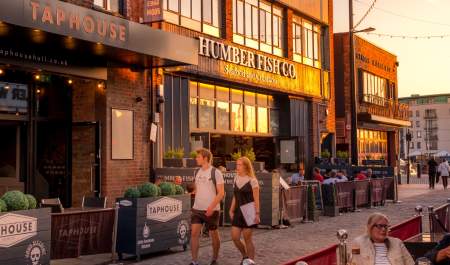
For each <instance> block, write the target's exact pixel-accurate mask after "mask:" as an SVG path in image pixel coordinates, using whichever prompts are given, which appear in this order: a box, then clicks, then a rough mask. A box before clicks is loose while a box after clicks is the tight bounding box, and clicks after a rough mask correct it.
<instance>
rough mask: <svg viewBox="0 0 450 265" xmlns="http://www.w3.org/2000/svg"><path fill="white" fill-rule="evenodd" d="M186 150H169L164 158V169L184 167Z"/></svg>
mask: <svg viewBox="0 0 450 265" xmlns="http://www.w3.org/2000/svg"><path fill="white" fill-rule="evenodd" d="M183 156H184V149H183V148H176V149H171V148H169V150H167V152H166V153H165V154H164V158H163V166H164V167H184V165H185V164H184V161H183Z"/></svg>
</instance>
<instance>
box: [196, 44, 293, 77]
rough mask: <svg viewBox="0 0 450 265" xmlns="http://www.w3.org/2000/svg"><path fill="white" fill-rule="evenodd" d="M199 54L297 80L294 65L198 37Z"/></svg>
mask: <svg viewBox="0 0 450 265" xmlns="http://www.w3.org/2000/svg"><path fill="white" fill-rule="evenodd" d="M199 40H200V42H199V43H200V44H199V45H200V46H199V54H200V55H202V56H206V57H211V58H213V59H217V60H222V61H226V62H229V63H233V64H237V65H242V66H246V67H249V68H253V69H257V70H261V71H265V72H268V73H273V74H277V75H280V76H284V77H289V78H292V79H296V78H297V72H296V70H295V65H294V64H293V63H289V62H287V61H284V60H279V59H276V58H273V57H269V56H265V55H263V54H255V53H254V52H252V51H249V50H244V49H241V48H237V47H234V46H231V45H226V44H224V43H220V42H217V41H213V40H210V39H207V38H204V37H199Z"/></svg>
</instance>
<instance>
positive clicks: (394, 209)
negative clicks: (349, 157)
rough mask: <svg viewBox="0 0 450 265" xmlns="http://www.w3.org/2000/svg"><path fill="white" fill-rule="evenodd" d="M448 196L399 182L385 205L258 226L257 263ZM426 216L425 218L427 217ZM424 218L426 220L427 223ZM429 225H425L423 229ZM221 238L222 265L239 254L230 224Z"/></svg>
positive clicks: (161, 262) (166, 260)
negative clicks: (378, 215) (395, 198)
mask: <svg viewBox="0 0 450 265" xmlns="http://www.w3.org/2000/svg"><path fill="white" fill-rule="evenodd" d="M448 197H450V191H444V190H443V189H442V187H441V186H439V187H438V189H436V190H434V191H430V190H429V189H428V187H427V186H426V185H424V184H410V185H408V186H406V185H401V186H400V199H401V201H402V202H401V203H399V204H392V203H388V204H387V205H386V206H385V207H381V208H378V209H363V210H362V211H361V212H357V213H347V214H344V215H341V216H338V217H323V216H322V217H321V219H320V221H319V222H318V223H311V224H295V225H294V226H293V227H290V228H287V229H283V230H266V229H258V230H256V231H255V236H254V240H255V245H256V249H257V259H256V260H257V262H258V264H265V265H266V264H267V265H272V264H281V263H282V262H284V261H288V260H290V259H293V258H295V257H298V256H301V255H305V254H308V253H311V252H314V251H316V250H318V249H320V248H323V247H326V246H328V245H331V244H334V243H337V239H336V236H335V234H336V230H337V229H340V228H343V229H347V230H348V232H349V235H350V239H352V238H354V237H355V236H357V235H359V234H361V233H363V232H364V223H365V221H366V218H367V216H368V215H369V214H370V213H372V212H376V211H381V212H383V213H385V214H387V215H389V216H390V217H391V219H392V222H391V223H392V224H396V223H398V222H400V221H402V220H405V219H407V218H409V217H411V216H412V215H413V214H414V207H415V206H416V205H418V204H421V205H423V206H424V208H426V206H428V205H434V206H437V205H441V204H443V203H445V201H446V199H447V198H448ZM426 220H427V219H424V221H426ZM426 223H427V222H425V224H426ZM427 229H428V228H427V227H425V230H427ZM220 232H221V236H222V239H223V243H222V248H221V260H220V261H221V262H220V264H223V265H236V264H238V263H239V261H240V258H241V257H240V255H239V253H238V252H237V251H236V249H235V247H234V245H233V243H232V242H231V241H230V236H229V228H221V230H220ZM209 244H210V243H209V240H208V239H203V241H202V247H201V249H200V261H201V264H207V262H208V261H209V260H210V245H209ZM105 258H106V260H107V259H108V258H109V255H106V256H105V255H100V256H95V257H84V258H83V259H76V260H68V261H65V262H52V264H53V265H60V264H61V265H72V264H99V263H102V261H103V262H104V261H106V260H105ZM189 262H190V252H189V251H186V252H183V251H182V250H181V249H174V250H173V251H171V252H166V253H161V254H159V255H157V256H152V257H144V259H143V260H142V261H141V262H139V263H133V261H132V260H128V261H125V262H124V263H125V264H135V265H179V264H182V265H185V264H188V263H189Z"/></svg>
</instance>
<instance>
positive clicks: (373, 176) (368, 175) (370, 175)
mask: <svg viewBox="0 0 450 265" xmlns="http://www.w3.org/2000/svg"><path fill="white" fill-rule="evenodd" d="M366 175H367V178H368V179H373V178H376V177H377V176H375V175H374V174H373V173H372V169H371V168H368V169H367V170H366Z"/></svg>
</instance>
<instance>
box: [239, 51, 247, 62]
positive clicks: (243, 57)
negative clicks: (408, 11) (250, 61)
mask: <svg viewBox="0 0 450 265" xmlns="http://www.w3.org/2000/svg"><path fill="white" fill-rule="evenodd" d="M239 50H240V56H239V57H240V58H241V63H240V65H243V66H247V65H246V63H245V57H246V56H245V54H246V53H247V51H246V50H243V49H239Z"/></svg>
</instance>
